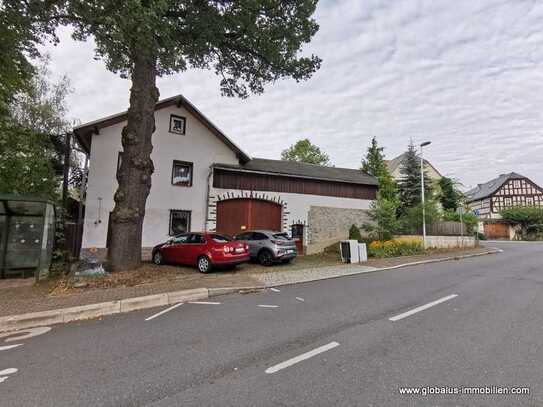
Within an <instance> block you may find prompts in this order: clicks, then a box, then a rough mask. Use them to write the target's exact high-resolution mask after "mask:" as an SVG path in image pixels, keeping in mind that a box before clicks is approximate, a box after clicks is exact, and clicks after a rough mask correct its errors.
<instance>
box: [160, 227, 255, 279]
mask: <svg viewBox="0 0 543 407" xmlns="http://www.w3.org/2000/svg"><path fill="white" fill-rule="evenodd" d="M152 256H153V257H152V258H153V263H155V264H164V263H174V264H186V265H189V266H196V267H198V270H199V271H200V272H202V273H207V272H208V271H210V270H211V268H212V267H214V266H236V265H238V264H241V263H245V262H248V261H249V259H250V257H249V246H248V245H247V244H246V243H243V242H238V241H235V240H232V239H231V238H229V237H228V236H224V235H220V234H217V233H208V232H204V233H185V234H182V235H177V236H175V237H173V238H172V239H170V240H168V241H167V242H165V243H162V244H159V245H157V246H155V247H154V248H153V255H152Z"/></svg>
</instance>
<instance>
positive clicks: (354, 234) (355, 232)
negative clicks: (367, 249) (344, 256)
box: [349, 225, 362, 242]
mask: <svg viewBox="0 0 543 407" xmlns="http://www.w3.org/2000/svg"><path fill="white" fill-rule="evenodd" d="M349 239H350V240H356V241H358V242H361V241H362V234H361V233H360V229H359V228H358V226H356V225H352V226H351V228H350V229H349Z"/></svg>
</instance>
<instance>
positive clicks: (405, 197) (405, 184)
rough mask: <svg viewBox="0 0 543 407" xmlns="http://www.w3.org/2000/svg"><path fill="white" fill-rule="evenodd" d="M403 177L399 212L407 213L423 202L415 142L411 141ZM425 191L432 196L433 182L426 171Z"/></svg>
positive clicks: (402, 168)
mask: <svg viewBox="0 0 543 407" xmlns="http://www.w3.org/2000/svg"><path fill="white" fill-rule="evenodd" d="M400 174H401V179H400V181H399V182H398V189H399V197H400V207H399V212H400V214H401V215H405V214H406V213H407V211H408V210H409V209H410V208H414V207H416V206H417V205H419V204H420V203H421V202H422V197H421V174H420V158H419V156H418V155H417V151H416V149H415V146H414V144H413V141H411V142H410V143H409V146H408V148H407V152H406V157H405V159H404V161H403V162H402V166H401V168H400ZM424 193H425V197H426V199H431V198H432V182H431V181H430V178H428V176H427V175H426V171H424Z"/></svg>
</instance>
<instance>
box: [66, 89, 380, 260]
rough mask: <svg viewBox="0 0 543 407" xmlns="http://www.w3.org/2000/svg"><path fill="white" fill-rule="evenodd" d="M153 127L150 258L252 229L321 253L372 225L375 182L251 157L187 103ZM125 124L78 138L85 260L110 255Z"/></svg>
mask: <svg viewBox="0 0 543 407" xmlns="http://www.w3.org/2000/svg"><path fill="white" fill-rule="evenodd" d="M155 120H156V131H155V133H154V134H153V145H154V148H153V152H152V155H151V157H152V159H153V162H154V167H155V172H154V173H153V178H152V187H151V192H150V194H149V197H148V199H147V204H146V213H145V220H144V226H143V246H144V247H143V248H142V249H143V252H144V255H148V254H149V251H150V250H149V249H151V248H152V247H153V246H154V245H156V244H157V243H160V242H163V241H164V240H166V239H167V238H168V237H169V236H172V235H175V234H178V233H182V232H186V231H203V230H210V231H215V230H216V231H218V232H220V233H227V234H236V233H239V232H242V231H243V230H250V229H273V230H281V231H285V232H288V233H290V234H291V235H292V236H293V237H294V238H296V239H297V240H298V242H299V243H298V244H299V246H300V249H302V250H303V251H304V252H306V253H314V252H318V251H320V250H322V249H323V248H324V247H326V246H327V245H329V244H331V243H333V242H335V241H337V240H339V239H342V238H345V237H347V234H348V229H349V227H350V226H351V225H352V224H357V225H359V226H360V225H362V224H363V223H364V222H366V221H367V212H366V211H367V209H368V208H369V206H370V203H371V201H372V200H373V199H375V195H376V191H377V181H376V179H375V178H373V177H371V176H369V175H367V174H366V173H364V172H362V171H359V170H354V169H345V168H335V167H322V166H317V165H311V164H303V163H296V162H287V161H279V160H267V159H258V158H251V157H249V155H247V154H246V153H245V152H243V151H242V150H241V149H240V148H239V147H238V146H236V145H235V144H234V143H233V142H232V141H231V140H230V139H229V138H228V137H227V136H226V135H225V134H224V133H222V132H221V131H220V130H219V129H218V128H217V127H216V126H215V125H213V124H212V123H211V122H210V121H209V120H208V119H207V118H206V117H205V116H204V115H203V114H202V113H201V112H200V111H198V109H196V107H194V105H192V104H191V103H190V102H189V101H188V100H187V99H186V98H184V97H183V96H181V95H179V96H175V97H172V98H168V99H164V100H161V101H159V102H158V103H157V105H156V110H155ZM125 125H126V112H124V113H120V114H116V115H113V116H109V117H106V118H103V119H100V120H96V121H93V122H91V123H86V124H83V125H81V126H79V127H77V128H76V129H74V134H75V136H76V137H77V139H78V141H79V143H80V144H81V145H82V146H83V148H84V149H85V150H86V151H87V152H88V153H89V154H90V167H89V177H88V185H87V199H86V208H85V220H84V230H83V241H82V249H83V251H85V250H89V249H92V250H93V251H95V252H98V253H100V254H105V253H107V251H106V249H107V246H108V234H109V228H108V226H109V214H110V212H111V211H112V210H113V207H114V201H113V195H114V193H115V191H116V189H117V180H116V171H117V168H118V167H119V163H120V162H121V160H122V149H123V148H122V145H121V130H122V128H123V127H124V126H125Z"/></svg>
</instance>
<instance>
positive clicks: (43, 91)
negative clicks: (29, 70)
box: [0, 58, 78, 199]
mask: <svg viewBox="0 0 543 407" xmlns="http://www.w3.org/2000/svg"><path fill="white" fill-rule="evenodd" d="M33 72H34V75H33V77H32V78H31V79H30V80H28V83H27V84H26V86H25V89H24V91H21V92H19V93H17V94H16V95H14V96H13V97H12V99H11V101H10V103H9V106H8V115H7V116H5V118H6V120H5V121H2V124H1V126H2V131H0V152H1V158H0V169H1V171H0V191H1V192H3V193H13V194H27V195H35V196H44V197H47V198H50V199H55V198H58V192H59V186H60V183H61V175H62V170H63V161H64V156H63V154H64V133H65V132H66V131H67V130H68V129H69V127H70V122H69V121H68V119H67V118H66V112H67V109H66V97H67V95H68V94H69V92H70V86H69V81H68V78H66V77H62V78H60V79H59V81H58V82H53V81H52V79H51V75H50V72H49V70H48V59H47V58H45V59H43V60H41V61H40V63H39V65H38V66H37V67H36V68H35V69H33ZM73 161H74V162H73V163H72V167H73V168H74V169H77V168H78V162H77V160H75V159H74V160H73ZM72 173H73V174H74V173H75V172H74V171H72Z"/></svg>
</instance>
